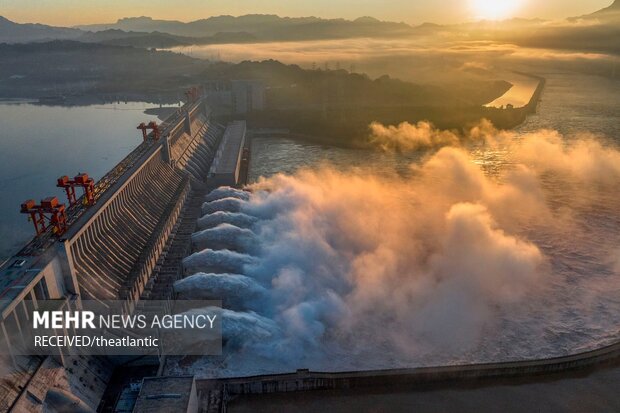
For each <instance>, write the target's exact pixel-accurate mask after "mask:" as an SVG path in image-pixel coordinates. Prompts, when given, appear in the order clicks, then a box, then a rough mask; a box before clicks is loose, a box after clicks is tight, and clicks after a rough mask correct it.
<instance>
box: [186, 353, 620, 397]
mask: <svg viewBox="0 0 620 413" xmlns="http://www.w3.org/2000/svg"><path fill="white" fill-rule="evenodd" d="M618 362H620V343H616V344H613V345H610V346H607V347H604V348H600V349H597V350H593V351H588V352H584V353H579V354H574V355H570V356H566V357H557V358H550V359H541V360H528V361H519V362H505V363H501V362H500V363H488V364H471V365H460V366H444V367H424V368H413V369H393V370H375V371H357V372H341V373H326V372H311V371H308V370H298V371H297V372H295V373H290V374H274V375H264V376H250V377H238V378H228V379H221V380H199V381H197V385H198V390H199V391H206V390H207V389H209V388H212V387H213V386H214V383H218V384H219V385H221V386H222V387H223V389H224V392H225V394H227V395H239V394H263V393H281V392H292V391H310V390H326V389H336V390H337V389H364V388H386V387H389V388H411V387H412V386H420V385H428V384H453V383H467V382H480V381H485V380H491V381H492V380H499V379H507V378H519V377H523V378H532V377H535V376H545V375H552V374H562V373H566V372H573V371H579V370H589V369H595V368H597V367H600V366H603V365H609V364H616V363H618Z"/></svg>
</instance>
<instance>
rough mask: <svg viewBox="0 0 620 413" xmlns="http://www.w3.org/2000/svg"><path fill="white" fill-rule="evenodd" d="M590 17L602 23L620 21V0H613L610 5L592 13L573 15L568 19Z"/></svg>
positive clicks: (585, 18) (588, 18)
mask: <svg viewBox="0 0 620 413" xmlns="http://www.w3.org/2000/svg"><path fill="white" fill-rule="evenodd" d="M592 19H596V20H599V21H601V22H602V23H613V22H616V23H620V0H615V1H614V2H613V3H612V4H611V6H608V7H605V8H604V9H601V10H598V11H595V12H594V13H591V14H586V15H585V16H579V17H573V18H570V19H569V20H571V21H575V20H592Z"/></svg>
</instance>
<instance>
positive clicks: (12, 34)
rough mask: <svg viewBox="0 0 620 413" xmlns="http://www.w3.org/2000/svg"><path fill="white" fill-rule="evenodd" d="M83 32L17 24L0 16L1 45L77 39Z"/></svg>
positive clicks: (42, 25)
mask: <svg viewBox="0 0 620 413" xmlns="http://www.w3.org/2000/svg"><path fill="white" fill-rule="evenodd" d="M81 34H82V31H81V30H78V29H70V28H66V27H54V26H47V25H45V24H33V23H25V24H20V23H15V22H12V21H11V20H9V19H7V18H4V17H2V16H0V43H23V42H34V41H44V40H53V39H75V38H77V37H78V36H80V35H81Z"/></svg>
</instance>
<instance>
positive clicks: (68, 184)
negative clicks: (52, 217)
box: [56, 173, 95, 206]
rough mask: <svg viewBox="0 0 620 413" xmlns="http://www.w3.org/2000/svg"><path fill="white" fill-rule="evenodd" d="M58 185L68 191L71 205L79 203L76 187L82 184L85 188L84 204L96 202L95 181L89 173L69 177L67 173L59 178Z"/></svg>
mask: <svg viewBox="0 0 620 413" xmlns="http://www.w3.org/2000/svg"><path fill="white" fill-rule="evenodd" d="M56 186H57V187H59V188H63V189H64V190H65V192H66V193H67V199H68V200H69V206H73V205H74V204H75V203H77V198H76V196H75V187H77V186H80V187H82V189H83V190H84V200H83V201H82V202H83V203H84V205H86V206H89V205H94V203H95V181H94V179H93V178H90V177H89V176H88V174H84V173H80V174H77V175H76V176H74V177H73V179H69V177H68V176H67V175H64V176H61V177H60V178H58V183H57V184H56Z"/></svg>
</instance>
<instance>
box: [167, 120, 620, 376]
mask: <svg viewBox="0 0 620 413" xmlns="http://www.w3.org/2000/svg"><path fill="white" fill-rule="evenodd" d="M375 127H376V128H377V131H378V133H377V135H378V136H383V137H384V139H393V141H395V142H397V145H398V148H399V149H400V150H403V148H404V149H407V150H417V148H420V147H424V148H432V149H433V150H434V151H432V152H431V153H430V154H429V155H428V156H427V157H426V158H425V159H424V160H423V161H421V162H420V163H416V164H412V165H411V176H408V177H406V178H404V177H402V176H397V175H394V176H386V175H385V174H382V175H376V174H375V173H373V171H371V170H365V169H363V168H362V169H352V170H345V171H339V170H336V169H334V168H332V167H329V166H325V167H321V168H317V169H313V170H309V169H306V170H301V171H299V172H297V173H296V174H295V175H284V174H278V175H275V176H272V177H270V178H267V179H265V178H263V179H260V180H259V181H258V182H257V183H255V184H253V185H251V186H250V187H248V190H249V192H246V193H243V194H241V195H236V196H235V194H234V193H232V192H231V191H230V190H226V191H223V190H220V191H219V192H218V193H212V194H211V195H210V196H209V197H208V198H207V199H206V202H205V204H204V206H203V212H204V214H205V215H204V216H203V218H201V222H203V223H206V222H207V221H209V220H211V221H212V222H211V224H213V225H211V224H209V225H207V226H206V227H207V228H209V229H207V230H206V232H205V230H203V231H202V232H198V233H197V234H195V235H194V241H195V248H196V249H197V250H198V252H197V253H195V254H193V255H192V256H190V257H188V258H186V260H185V261H184V266H185V272H186V274H188V275H190V276H189V277H188V278H186V279H184V280H181V281H179V282H177V284H176V286H175V288H176V290H177V292H178V293H179V294H180V295H181V297H183V296H185V297H188V298H196V297H201V298H217V295H218V294H221V295H222V297H226V298H225V300H227V302H226V303H225V305H227V308H228V309H229V315H230V316H231V320H225V322H224V323H225V325H226V323H231V325H229V326H228V327H227V328H225V331H224V334H225V336H224V339H225V346H226V348H227V350H226V351H227V352H234V357H231V358H230V359H228V360H227V362H226V366H225V367H223V366H220V367H218V369H219V372H220V373H221V374H232V375H234V374H240V373H241V372H243V373H250V372H252V373H260V372H273V371H289V370H292V369H296V368H302V367H312V368H314V369H324V370H334V369H351V368H358V369H363V368H385V367H404V366H413V365H419V364H420V363H425V362H428V361H429V360H441V361H442V362H450V361H451V360H452V361H454V360H460V359H462V358H465V359H469V358H468V357H471V356H467V355H471V354H483V353H484V352H491V353H492V354H496V353H497V352H498V351H500V352H502V354H504V353H508V354H510V353H511V352H518V351H525V350H522V349H526V348H529V347H519V346H516V347H515V346H512V342H514V340H515V339H514V337H513V338H510V337H511V336H510V334H511V333H513V332H514V329H521V330H522V331H528V333H525V332H524V333H522V334H521V335H520V336H519V337H524V338H523V340H526V341H527V342H528V343H531V346H532V348H531V349H529V350H528V351H532V352H541V351H546V350H543V349H545V348H546V347H545V345H546V341H545V340H547V339H548V337H546V336H545V335H544V334H542V335H541V334H538V333H535V331H537V330H532V331H529V330H528V329H533V328H538V327H533V326H536V325H537V323H538V322H540V323H542V324H541V327H540V328H541V329H544V330H546V331H553V330H554V328H556V327H554V323H555V322H556V321H555V319H554V317H556V314H557V317H560V318H559V319H558V320H557V323H559V325H558V327H557V328H559V329H560V330H561V331H563V330H566V329H567V328H568V329H570V328H573V327H569V325H570V323H572V322H579V321H578V320H576V319H575V317H574V315H571V316H570V317H569V319H568V321H567V320H565V319H564V318H562V317H561V315H562V314H564V310H563V309H562V306H567V305H571V304H573V303H575V301H573V300H576V299H575V298H574V297H571V295H570V294H575V291H576V290H575V288H574V287H570V286H569V283H567V281H566V280H564V279H563V277H568V275H565V271H566V270H565V269H564V268H566V266H568V265H574V264H568V263H570V262H572V261H571V259H572V255H574V254H577V251H579V253H578V254H581V255H582V256H583V255H585V254H589V256H591V258H589V261H590V262H596V259H595V258H594V257H596V256H601V257H604V262H603V261H601V262H600V263H597V264H596V265H597V266H601V265H603V266H605V267H603V269H600V268H599V267H597V268H599V269H598V270H597V271H602V273H601V275H605V274H608V276H611V275H612V274H614V273H618V270H617V265H618V264H617V262H616V261H615V260H613V259H612V260H611V261H610V260H609V256H613V252H614V251H617V245H618V244H617V241H618V240H616V239H615V238H613V237H610V238H609V239H605V240H603V241H601V242H602V244H601V242H599V243H594V244H592V243H591V242H590V241H588V242H582V241H580V240H583V239H586V238H585V237H587V233H588V229H587V228H586V227H584V226H583V225H582V224H580V223H579V221H578V218H579V215H580V214H582V213H583V211H582V210H590V209H591V208H592V207H593V205H596V202H598V201H597V198H596V197H592V196H590V195H589V196H583V197H582V194H585V193H587V192H588V191H591V190H592V189H591V188H593V187H597V188H599V189H600V188H608V186H609V188H613V185H617V183H618V182H619V181H620V173H619V170H618V167H617V165H619V164H620V163H618V162H617V161H618V156H620V155H619V152H618V151H616V150H614V149H611V148H608V147H606V146H605V145H604V144H602V143H601V142H599V141H597V140H595V139H594V138H592V137H581V138H579V139H574V140H572V141H567V140H566V139H564V138H563V137H561V136H560V135H558V134H557V132H554V131H539V132H536V133H532V134H526V135H517V134H515V133H513V132H500V131H497V130H495V129H494V128H493V127H492V125H490V124H489V123H488V122H482V123H481V124H479V125H476V126H475V127H473V128H471V129H469V130H467V131H465V132H445V131H437V130H435V129H434V128H433V127H432V126H431V125H430V124H424V123H423V124H418V125H401V126H398V127H384V126H381V125H376V126H375ZM382 134H383V135H382ZM409 141H413V143H411V142H409ZM420 142H424V146H420V145H421V144H420ZM471 144H475V145H478V144H481V145H485V147H487V148H488V149H493V148H502V151H501V153H502V154H504V155H502V156H505V157H506V163H507V166H506V167H505V168H504V169H503V171H502V172H501V174H500V175H499V176H489V175H488V174H486V173H485V172H484V170H483V169H482V168H481V166H480V165H479V164H477V163H475V162H474V159H473V157H472V156H473V155H472V153H470V152H469V151H468V149H467V147H468V145H471ZM389 145H391V147H392V148H394V147H397V146H396V144H393V143H390V144H389ZM556 182H561V183H562V184H561V185H559V186H557V188H561V191H555V190H551V191H550V190H549V184H550V183H556ZM610 185H611V186H610ZM556 198H557V199H556ZM582 198H583V199H582ZM558 199H561V200H564V199H569V200H570V202H571V203H569V204H566V203H564V204H562V205H564V206H563V207H562V208H557V207H556V206H555V205H556V204H557V202H558ZM573 199H574V200H575V201H574V202H573ZM563 202H566V201H563ZM611 202H613V200H612V201H611ZM608 208H610V209H611V210H612V211H613V210H614V209H613V208H612V207H610V206H608ZM617 212H618V211H617V210H616V213H617ZM229 216H235V217H246V218H244V220H243V224H244V225H242V226H240V227H236V226H235V224H234V222H232V220H227V222H226V223H224V224H218V223H219V222H220V221H222V217H229ZM210 217H217V218H210ZM217 225H219V226H217ZM222 225H224V226H223V227H222ZM218 228H221V229H218ZM235 228H236V229H235ZM214 229H215V230H216V231H213V230H214ZM205 234H208V237H207V238H202V237H204V235H205ZM610 234H613V232H611V233H610ZM615 237H616V238H617V235H616V236H615ZM203 241H204V243H203ZM573 241H574V242H573ZM218 243H219V244H222V246H223V247H226V248H227V249H222V250H217V251H216V250H212V248H214V245H215V244H218ZM249 244H255V247H254V248H247V247H248V245H249ZM206 247H209V248H211V249H204V250H201V249H203V248H206ZM240 247H243V248H240ZM230 249H237V251H240V250H246V251H249V252H248V253H247V254H242V253H239V252H233V251H230ZM597 254H598V255H597ZM602 259H603V258H602ZM589 261H588V260H586V261H583V260H581V261H579V262H585V263H586V264H587V262H589ZM580 265H581V264H580ZM191 274H194V275H191ZM573 277H574V276H573ZM580 282H581V281H580ZM583 282H586V281H585V280H584V281H583ZM607 282H612V281H606V280H605V279H600V280H597V281H596V283H597V284H596V285H597V287H596V290H597V291H604V290H605V288H604V287H601V286H602V285H605V283H607ZM565 287H566V289H567V290H566V291H565V290H564V289H565ZM550 290H553V291H554V294H553V295H549V293H548V292H549V291H550ZM583 291H588V289H587V288H586V287H583ZM567 294H568V295H567ZM568 297H571V298H568ZM584 300H586V298H584ZM591 301H592V298H591V297H590V296H589V297H588V298H587V300H586V301H584V302H582V303H581V302H580V304H579V305H581V306H584V307H581V308H582V311H584V313H583V316H587V314H589V312H588V310H586V307H585V306H586V303H590V302H591ZM616 301H617V300H616ZM613 302H615V301H613ZM542 303H545V304H542ZM575 305H576V304H575ZM588 305H589V304H588ZM609 305H611V306H612V307H613V304H609ZM543 308H545V309H544V310H543ZM547 309H549V312H548V314H547V313H545V315H544V316H543V318H544V317H549V319H545V320H543V321H544V322H543V321H541V320H540V316H539V314H541V313H540V312H541V311H546V310H547ZM552 309H555V310H552ZM618 310H619V311H620V309H618ZM530 311H531V312H530ZM609 311H610V312H611V313H612V314H613V310H611V309H610V310H609ZM568 314H572V312H569V313H568ZM599 318H600V317H599ZM567 323H568V324H567ZM596 324H597V323H594V322H593V323H591V325H596ZM588 325H590V323H589V324H588ZM574 328H576V327H574ZM255 329H256V331H254V330H255ZM601 330H602V331H604V330H605V328H604V327H603V326H602V327H601ZM227 331H229V333H227ZM241 331H246V333H247V334H242V333H241ZM232 332H234V334H233V333H232ZM227 334H230V337H227ZM486 342H489V344H488V345H489V347H490V349H486V350H484V351H483V350H482V349H483V348H485V346H486ZM502 342H503V343H504V344H503V345H502V344H500V343H502ZM493 343H495V344H493ZM508 343H511V344H508ZM522 346H524V345H523V344H522ZM553 348H557V346H556V345H554V346H553ZM534 354H538V353H534ZM513 357H514V356H513ZM423 360H426V361H423ZM200 363H202V364H200ZM200 363H199V364H198V365H194V366H192V369H193V371H197V372H200V371H205V370H201V369H204V368H207V369H210V368H213V366H212V365H211V364H210V362H208V361H202V362H200ZM173 366H174V363H173ZM171 368H172V371H174V372H182V371H183V370H182V368H181V367H179V366H178V365H177V366H176V367H171ZM175 369H176V370H175Z"/></svg>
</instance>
